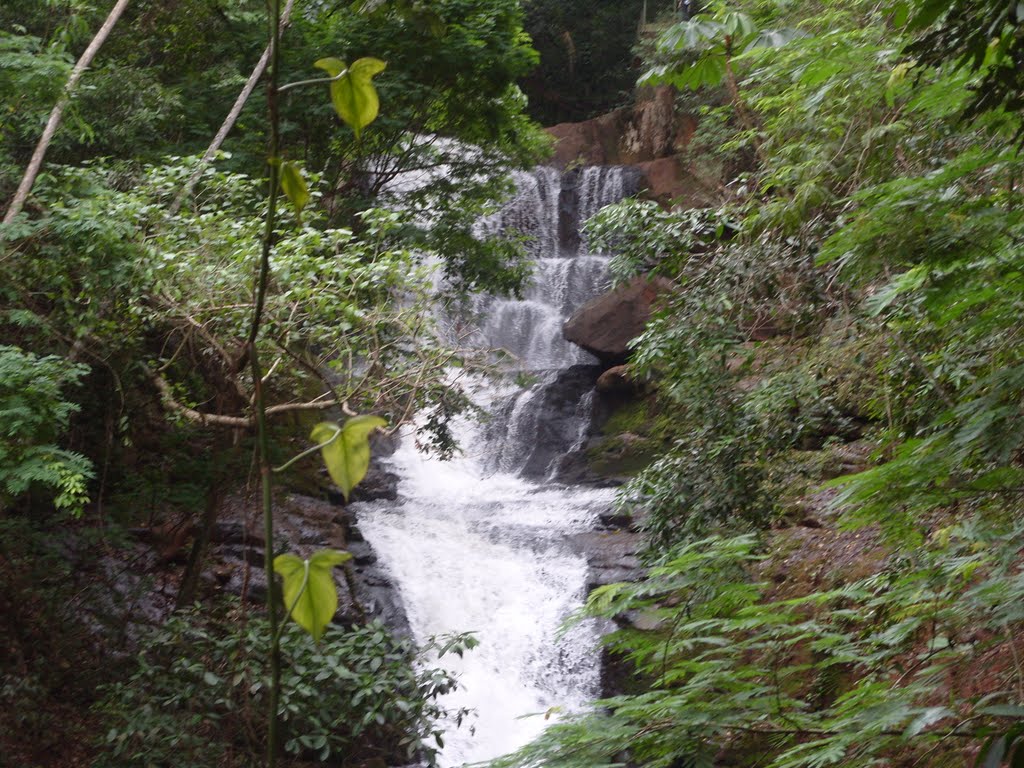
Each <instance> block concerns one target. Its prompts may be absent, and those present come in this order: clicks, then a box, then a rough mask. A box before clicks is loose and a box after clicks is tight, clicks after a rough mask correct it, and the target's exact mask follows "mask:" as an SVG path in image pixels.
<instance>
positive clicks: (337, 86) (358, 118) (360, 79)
mask: <svg viewBox="0 0 1024 768" xmlns="http://www.w3.org/2000/svg"><path fill="white" fill-rule="evenodd" d="M314 66H316V67H318V68H319V69H322V70H324V71H326V72H327V73H328V74H329V75H330V76H331V77H332V78H335V79H334V81H333V82H332V83H331V103H332V104H334V111H335V112H337V113H338V117H340V118H341V119H342V120H344V121H345V123H346V124H347V125H348V126H350V127H351V128H352V130H353V131H354V132H355V134H356V138H359V135H360V134H361V133H362V130H363V128H365V127H366V126H368V125H369V124H370V123H372V122H373V121H374V120H375V119H376V118H377V113H378V112H379V111H380V99H379V98H378V97H377V89H376V88H375V87H374V85H373V76H374V75H377V74H379V73H380V72H383V71H384V68H385V67H386V66H387V64H385V63H384V62H383V61H381V60H380V59H375V58H372V57H369V56H367V57H364V58H361V59H358V60H356V61H355V62H353V63H352V66H351V67H349V66H347V65H346V64H345V62H343V61H342V60H341V59H336V58H325V59H320V60H319V61H317V62H316V63H315V64H314Z"/></svg>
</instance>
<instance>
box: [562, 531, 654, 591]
mask: <svg viewBox="0 0 1024 768" xmlns="http://www.w3.org/2000/svg"><path fill="white" fill-rule="evenodd" d="M571 541H572V544H573V546H574V547H575V548H576V549H577V550H578V551H579V552H580V553H581V554H582V555H583V556H584V557H585V558H586V560H587V565H588V566H589V567H590V571H589V574H588V577H587V591H588V592H589V591H591V590H594V589H596V588H597V587H602V586H605V585H606V584H614V583H616V582H619V581H636V580H638V579H639V578H640V576H641V575H642V573H643V571H642V568H641V564H640V558H639V557H638V556H637V553H638V552H639V551H640V548H641V546H642V537H641V535H640V534H638V533H633V532H631V531H628V530H615V531H587V532H586V533H578V534H576V535H574V536H572V537H571Z"/></svg>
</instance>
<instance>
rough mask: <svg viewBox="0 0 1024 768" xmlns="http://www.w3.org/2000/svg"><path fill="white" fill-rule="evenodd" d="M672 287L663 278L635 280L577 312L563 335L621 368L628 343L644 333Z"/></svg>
mask: <svg viewBox="0 0 1024 768" xmlns="http://www.w3.org/2000/svg"><path fill="white" fill-rule="evenodd" d="M672 287H673V284H672V281H671V280H668V279H666V278H664V277H655V278H648V277H646V276H641V277H635V278H633V280H631V281H630V282H628V283H626V284H625V285H622V286H619V287H618V288H616V289H615V290H613V291H609V292H608V293H604V294H602V295H600V296H598V297H597V298H594V299H591V300H590V301H588V302H587V303H586V304H584V305H583V306H582V307H580V308H579V309H577V310H576V311H575V312H574V313H573V315H572V317H570V318H569V319H568V320H567V321H566V322H565V325H564V326H562V333H563V335H564V336H565V338H567V339H568V340H569V341H571V342H572V343H573V344H578V345H579V346H581V347H583V349H585V350H587V352H589V353H590V354H592V355H594V356H595V357H597V358H598V359H599V360H600V361H601V362H602V363H604V364H605V365H620V364H622V363H624V362H625V361H626V359H627V357H628V356H629V346H628V345H629V342H630V341H632V340H633V339H635V338H636V337H637V336H639V335H640V334H641V333H643V330H644V326H645V325H646V323H647V320H648V318H650V316H651V305H652V304H653V303H654V302H655V300H656V299H657V297H658V295H659V294H662V293H666V292H668V291H671V290H672Z"/></svg>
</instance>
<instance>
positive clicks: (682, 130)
mask: <svg viewBox="0 0 1024 768" xmlns="http://www.w3.org/2000/svg"><path fill="white" fill-rule="evenodd" d="M675 96H676V92H675V89H674V88H672V86H668V85H660V86H657V87H655V88H647V89H642V90H641V91H640V95H639V98H638V99H637V102H636V103H635V104H634V105H633V107H626V108H622V109H616V110H615V111H613V112H608V113H606V114H604V115H600V116H598V117H595V118H592V119H590V120H584V121H581V122H578V123H559V124H558V125H555V126H552V127H550V128H547V129H546V130H547V132H548V134H550V135H551V136H552V137H553V138H554V139H555V154H554V157H553V158H552V159H551V163H552V164H553V165H555V166H557V167H559V168H566V167H571V166H573V165H581V164H582V165H633V164H636V163H647V162H651V161H654V160H658V159H660V158H666V157H669V156H671V155H674V154H677V153H678V152H680V151H682V150H683V149H685V148H686V147H687V145H688V144H689V143H690V140H691V139H692V138H693V135H694V133H695V131H696V129H697V119H696V118H695V117H694V116H693V115H677V114H676V111H675Z"/></svg>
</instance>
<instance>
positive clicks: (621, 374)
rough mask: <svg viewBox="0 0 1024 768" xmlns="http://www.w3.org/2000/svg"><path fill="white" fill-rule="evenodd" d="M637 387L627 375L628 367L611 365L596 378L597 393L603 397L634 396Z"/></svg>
mask: <svg viewBox="0 0 1024 768" xmlns="http://www.w3.org/2000/svg"><path fill="white" fill-rule="evenodd" d="M638 389H639V387H638V386H637V383H636V382H635V381H633V378H632V377H631V376H630V375H629V366H626V365H613V366H612V367H611V368H609V369H608V370H607V371H605V372H604V373H602V374H601V375H600V376H598V377H597V391H598V392H600V393H601V394H605V395H634V394H636V393H637V391H638Z"/></svg>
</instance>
